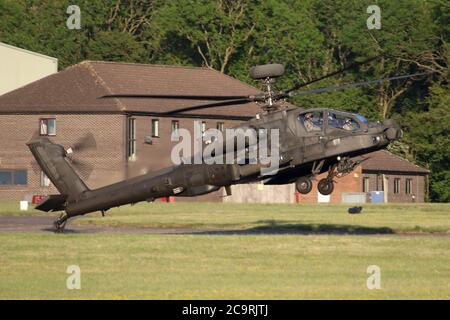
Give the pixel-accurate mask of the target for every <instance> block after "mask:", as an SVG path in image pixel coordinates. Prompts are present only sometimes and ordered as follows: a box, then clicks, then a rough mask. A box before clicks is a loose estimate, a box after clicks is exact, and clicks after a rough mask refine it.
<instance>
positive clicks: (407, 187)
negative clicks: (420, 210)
mask: <svg viewBox="0 0 450 320" xmlns="http://www.w3.org/2000/svg"><path fill="white" fill-rule="evenodd" d="M411 191H412V179H406V184H405V192H406V194H411V193H412V192H411Z"/></svg>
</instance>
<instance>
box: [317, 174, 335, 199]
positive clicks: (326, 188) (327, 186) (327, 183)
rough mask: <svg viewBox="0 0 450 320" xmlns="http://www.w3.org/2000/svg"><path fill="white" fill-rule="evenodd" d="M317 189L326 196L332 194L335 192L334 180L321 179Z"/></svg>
mask: <svg viewBox="0 0 450 320" xmlns="http://www.w3.org/2000/svg"><path fill="white" fill-rule="evenodd" d="M317 189H318V190H319V192H320V193H321V194H323V195H324V196H327V195H329V194H331V193H332V192H333V190H334V183H333V180H331V179H327V178H324V179H321V180H320V181H319V183H318V185H317Z"/></svg>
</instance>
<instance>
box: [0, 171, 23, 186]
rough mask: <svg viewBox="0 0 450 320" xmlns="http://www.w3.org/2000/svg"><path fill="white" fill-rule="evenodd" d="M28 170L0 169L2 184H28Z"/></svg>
mask: <svg viewBox="0 0 450 320" xmlns="http://www.w3.org/2000/svg"><path fill="white" fill-rule="evenodd" d="M27 183H28V177H27V171H26V170H0V185H27Z"/></svg>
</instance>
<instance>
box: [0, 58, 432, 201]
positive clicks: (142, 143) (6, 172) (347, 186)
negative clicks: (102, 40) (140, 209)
mask: <svg viewBox="0 0 450 320" xmlns="http://www.w3.org/2000/svg"><path fill="white" fill-rule="evenodd" d="M258 92H259V91H258V90H257V89H255V88H254V87H251V86H249V85H247V84H245V83H243V82H241V81H238V80H236V79H234V78H231V77H228V76H226V75H224V74H221V73H220V72H217V71H215V70H211V69H207V68H192V67H173V66H157V65H143V64H129V63H114V62H93V61H86V62H83V63H80V64H78V65H75V66H72V67H70V68H67V69H65V70H64V71H61V72H59V73H57V74H53V75H51V76H48V77H46V78H43V79H41V80H38V81H36V82H33V83H31V84H29V85H27V86H25V87H22V88H20V89H17V90H15V91H12V92H9V93H7V94H5V95H2V96H0V136H1V139H0V200H20V199H30V198H31V196H32V195H48V194H54V193H57V190H56V189H55V188H54V187H53V186H52V185H51V183H50V182H49V180H48V179H47V178H46V177H45V175H43V174H42V172H41V171H40V169H39V167H38V166H37V164H36V163H35V162H34V159H33V158H32V155H31V153H30V152H29V150H28V148H27V147H26V145H25V144H26V142H28V141H29V140H30V139H31V138H32V137H33V136H35V135H37V134H40V135H46V136H49V137H50V138H51V139H52V140H53V141H55V142H57V143H60V144H62V145H64V146H66V147H70V146H71V145H73V144H74V143H75V142H76V141H78V140H79V139H80V138H82V137H84V136H86V134H87V133H92V135H93V137H94V138H95V140H96V143H97V148H96V149H91V150H86V151H81V152H79V153H77V152H76V153H75V157H77V158H80V159H82V160H83V161H85V162H86V163H89V164H91V165H93V168H94V170H93V171H92V172H91V174H90V175H89V176H88V177H87V178H85V179H84V180H85V182H86V183H87V185H88V186H89V187H90V188H97V187H100V186H103V185H107V184H110V183H114V182H117V181H120V180H123V179H126V178H129V177H133V176H136V175H140V174H143V173H146V172H149V171H155V170H158V169H161V168H164V167H167V166H171V165H172V163H171V160H170V153H171V150H172V146H173V145H174V142H171V141H170V136H171V133H172V130H176V129H177V128H186V129H189V130H191V131H192V130H193V125H194V120H197V121H201V122H203V123H204V126H205V128H222V127H223V128H226V127H230V126H233V125H236V124H238V123H240V122H242V121H244V120H246V119H249V118H250V117H253V116H254V115H255V114H257V113H258V112H260V108H259V107H258V106H257V105H256V104H247V105H245V106H242V105H241V106H238V107H237V106H227V107H221V108H212V109H203V110H195V111H190V112H186V113H184V114H177V116H176V117H174V116H167V115H166V114H164V113H165V112H168V111H170V110H174V109H177V108H179V107H184V106H191V105H196V104H202V103H205V101H192V100H168V99H138V98H133V99H129V98H127V99H118V98H108V99H104V98H103V99H102V98H100V97H102V96H104V95H107V94H118V93H125V94H126V93H152V94H160V95H164V94H179V95H183V94H185V95H190V94H191V95H204V94H207V95H245V94H247V95H251V94H256V93H258ZM427 174H428V171H427V170H425V169H423V168H420V167H417V166H416V165H414V164H412V163H410V162H408V161H406V160H404V159H400V158H398V157H396V156H393V155H392V154H390V153H388V152H387V151H377V152H375V153H373V154H372V155H371V158H370V159H369V160H367V161H365V162H363V164H362V165H361V166H360V167H358V168H357V169H356V170H355V171H354V172H352V173H351V174H349V175H347V176H346V177H343V178H341V179H339V180H338V183H337V184H336V187H335V191H334V193H333V194H332V195H331V196H330V197H329V198H327V197H322V196H321V195H319V194H318V193H317V188H316V185H314V188H313V191H312V192H311V193H310V194H308V195H305V196H303V195H302V196H301V197H296V196H295V190H294V186H293V185H286V186H264V185H261V184H249V185H239V186H233V188H232V190H233V195H232V196H231V197H227V198H224V197H223V190H219V191H218V192H214V193H211V194H207V195H204V196H201V197H197V198H195V200H199V199H201V200H207V201H222V200H224V201H229V202H284V203H293V202H295V201H300V202H313V203H315V202H318V201H319V202H332V203H339V202H341V201H342V196H343V194H345V193H361V192H366V193H368V192H370V191H375V190H383V188H384V189H386V190H387V192H386V194H387V199H386V200H387V201H389V202H412V201H417V202H423V201H424V195H425V190H426V176H427ZM320 178H321V177H318V179H320ZM318 179H317V181H318ZM413 196H414V197H413ZM180 200H183V201H189V200H192V199H190V198H180ZM177 201H178V200H177Z"/></svg>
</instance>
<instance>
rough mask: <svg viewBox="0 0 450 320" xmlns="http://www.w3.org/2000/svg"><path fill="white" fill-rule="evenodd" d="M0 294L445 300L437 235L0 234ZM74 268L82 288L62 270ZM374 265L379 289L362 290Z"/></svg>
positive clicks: (445, 253) (447, 276)
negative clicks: (74, 286)
mask: <svg viewBox="0 0 450 320" xmlns="http://www.w3.org/2000/svg"><path fill="white" fill-rule="evenodd" d="M0 244H1V245H0V247H1V250H0V251H1V254H0V266H1V269H0V299H305V298H307V299H319V298H322V299H449V298H450V268H449V265H450V255H449V253H450V252H449V251H450V240H449V238H448V237H446V236H420V237H412V236H394V235H384V236H349V235H345V236H337V235H334V236H333V235H309V236H305V235H156V234H151V235H148V234H123V233H120V234H66V235H61V234H50V233H49V234H25V233H3V234H0ZM69 265H78V266H79V267H80V269H81V290H68V289H67V288H66V279H67V277H68V276H69V275H68V274H66V269H67V267H68V266H69ZM370 265H377V266H379V267H380V268H381V289H379V290H377V289H373V290H369V289H368V288H367V286H366V281H367V278H368V276H369V275H368V274H367V267H368V266H370Z"/></svg>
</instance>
